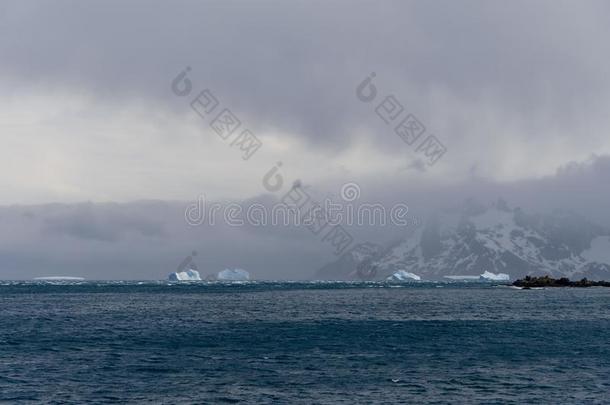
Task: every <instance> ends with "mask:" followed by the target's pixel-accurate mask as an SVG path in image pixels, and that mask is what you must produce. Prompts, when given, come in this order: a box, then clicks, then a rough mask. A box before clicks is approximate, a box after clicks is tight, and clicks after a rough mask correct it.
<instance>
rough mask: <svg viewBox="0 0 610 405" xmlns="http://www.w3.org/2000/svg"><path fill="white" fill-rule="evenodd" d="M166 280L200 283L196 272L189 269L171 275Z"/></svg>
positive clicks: (199, 277)
mask: <svg viewBox="0 0 610 405" xmlns="http://www.w3.org/2000/svg"><path fill="white" fill-rule="evenodd" d="M168 279H169V281H201V276H200V275H199V272H198V271H197V270H193V269H190V270H187V271H178V272H175V273H171V274H170V275H169V277H168Z"/></svg>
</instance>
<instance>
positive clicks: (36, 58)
mask: <svg viewBox="0 0 610 405" xmlns="http://www.w3.org/2000/svg"><path fill="white" fill-rule="evenodd" d="M1 11H2V15H1V16H0V24H1V25H0V27H1V28H0V29H1V30H2V35H0V58H1V60H2V65H1V66H0V74H2V75H5V76H9V77H10V78H12V80H13V81H12V82H11V83H13V85H14V87H16V88H17V87H19V86H23V85H25V84H27V85H29V86H34V87H36V86H39V85H42V84H44V85H49V86H54V85H55V86H68V87H72V88H74V89H78V91H85V92H90V93H92V94H94V95H96V96H98V97H100V98H107V99H110V100H116V99H123V100H124V99H130V98H133V99H137V100H140V101H146V100H148V101H150V102H153V103H163V104H167V105H170V106H171V105H172V104H171V103H172V101H173V98H172V97H173V96H172V95H171V93H170V92H169V82H170V80H171V79H172V78H173V77H174V76H175V75H176V74H177V73H178V72H179V71H181V70H182V69H183V68H184V66H185V65H190V66H191V67H192V68H193V71H192V79H193V81H194V83H195V85H196V87H210V88H211V89H212V90H213V91H214V92H215V93H216V94H217V95H218V96H219V97H220V98H222V100H223V101H224V102H225V103H227V104H228V105H230V106H231V108H232V109H234V110H235V112H236V113H238V114H240V115H241V116H243V117H246V118H245V119H247V120H248V122H249V124H250V125H251V126H253V127H255V128H256V129H258V130H260V129H269V128H275V129H278V130H280V131H282V132H284V133H286V134H298V135H300V136H303V137H305V138H306V139H309V140H313V141H316V142H320V143H323V144H325V145H327V146H328V145H333V144H335V145H346V144H348V143H349V142H350V140H351V137H352V136H353V129H354V128H361V127H364V128H369V129H371V130H372V131H374V133H377V132H379V131H378V130H379V127H376V126H375V125H376V121H375V117H374V115H372V113H370V111H369V110H368V109H366V108H364V109H363V107H362V106H361V105H359V102H358V101H357V100H356V98H355V95H354V89H355V87H356V85H357V84H358V83H359V82H360V81H361V80H362V79H363V78H364V77H365V76H366V75H368V74H369V73H370V72H371V71H375V72H376V73H377V74H378V77H379V85H380V91H382V92H383V94H382V95H385V94H390V93H393V94H396V96H397V97H398V98H399V99H400V100H401V101H402V102H403V104H405V106H406V107H407V108H408V109H409V110H410V111H412V112H415V113H417V114H421V116H422V118H423V119H424V120H425V121H427V122H430V125H431V126H432V128H431V130H434V126H435V122H439V124H440V123H441V122H442V121H443V116H442V114H443V111H440V110H439V108H438V106H435V105H433V104H432V103H431V101H430V99H429V95H430V93H433V92H435V91H442V92H446V93H447V94H449V95H451V97H453V98H455V99H456V100H457V101H458V102H460V101H461V102H466V103H468V102H474V103H477V102H481V103H485V102H490V100H491V102H493V103H496V104H497V105H496V106H495V107H496V108H497V109H499V110H501V111H503V114H504V115H505V116H506V119H507V120H524V121H525V122H526V123H527V124H528V128H529V129H530V130H531V132H532V134H533V135H534V136H538V137H544V136H550V135H549V134H548V133H545V131H542V129H544V128H545V127H546V128H548V126H549V124H552V125H568V126H576V125H577V123H578V122H581V121H582V120H586V119H587V118H590V117H591V116H592V115H595V114H597V113H598V112H599V107H598V105H597V102H598V100H600V99H604V98H605V97H606V94H607V90H608V77H609V76H608V73H610V70H609V68H608V67H609V63H608V58H609V57H608V55H609V54H610V53H609V52H608V51H609V50H610V49H609V44H608V43H607V41H606V40H605V38H607V37H608V34H609V33H610V26H608V24H606V21H607V17H608V15H609V7H608V5H607V4H606V3H604V2H556V1H540V2H526V1H515V2H510V3H508V2H505V3H502V2H485V1H461V2H454V1H437V2H423V1H422V2H399V1H385V2H351V1H349V2H348V1H335V2H322V1H317V2H316V1H314V2H306V1H297V2H283V1H257V2H237V1H208V2H195V1H178V2H150V1H130V2H123V1H121V2H119V1H110V2H78V1H60V2H52V3H51V2H28V1H25V2H24V1H16V2H8V3H4V5H3V7H2V10H1ZM13 90H14V89H13ZM489 97H491V98H489ZM448 107H449V108H450V106H448ZM466 118H467V119H468V120H470V124H465V123H460V122H453V127H452V129H451V133H448V134H444V135H445V136H446V137H451V138H452V139H455V140H460V139H462V138H465V137H467V136H468V131H469V130H471V128H470V127H471V126H472V125H474V124H476V121H477V118H478V117H465V119H466ZM439 126H440V125H439ZM384 135H385V134H378V135H376V136H379V139H380V140H379V142H380V143H381V144H383V143H384V142H385V139H386V138H388V136H384ZM528 135H530V134H528ZM392 145H393V144H392Z"/></svg>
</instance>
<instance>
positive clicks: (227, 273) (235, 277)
mask: <svg viewBox="0 0 610 405" xmlns="http://www.w3.org/2000/svg"><path fill="white" fill-rule="evenodd" d="M216 278H218V280H223V281H247V280H250V273H248V272H247V271H246V270H242V269H233V270H231V269H224V270H223V271H221V272H219V273H218V276H217V277H216Z"/></svg>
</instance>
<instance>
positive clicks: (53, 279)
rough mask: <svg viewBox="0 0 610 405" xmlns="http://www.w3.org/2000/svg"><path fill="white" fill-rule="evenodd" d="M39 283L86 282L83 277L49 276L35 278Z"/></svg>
mask: <svg viewBox="0 0 610 405" xmlns="http://www.w3.org/2000/svg"><path fill="white" fill-rule="evenodd" d="M34 280H37V281H84V280H85V279H84V278H83V277H73V276H48V277H35V278H34Z"/></svg>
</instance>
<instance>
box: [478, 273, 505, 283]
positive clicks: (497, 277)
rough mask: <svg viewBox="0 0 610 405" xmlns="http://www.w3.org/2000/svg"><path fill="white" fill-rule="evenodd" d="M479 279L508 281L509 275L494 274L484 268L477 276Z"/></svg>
mask: <svg viewBox="0 0 610 405" xmlns="http://www.w3.org/2000/svg"><path fill="white" fill-rule="evenodd" d="M479 279H480V280H482V281H508V280H510V276H509V275H508V274H506V273H498V274H495V273H492V272H490V271H487V270H486V271H485V272H484V273H483V274H481V275H480V276H479Z"/></svg>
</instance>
